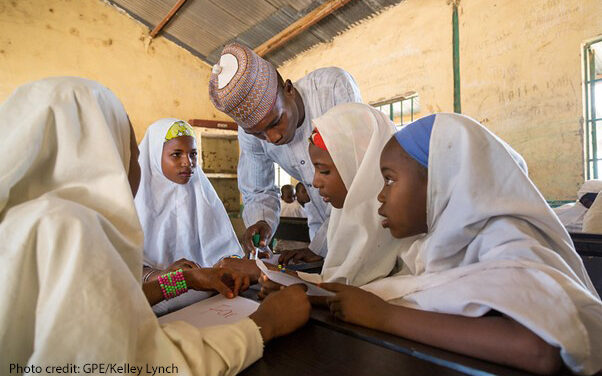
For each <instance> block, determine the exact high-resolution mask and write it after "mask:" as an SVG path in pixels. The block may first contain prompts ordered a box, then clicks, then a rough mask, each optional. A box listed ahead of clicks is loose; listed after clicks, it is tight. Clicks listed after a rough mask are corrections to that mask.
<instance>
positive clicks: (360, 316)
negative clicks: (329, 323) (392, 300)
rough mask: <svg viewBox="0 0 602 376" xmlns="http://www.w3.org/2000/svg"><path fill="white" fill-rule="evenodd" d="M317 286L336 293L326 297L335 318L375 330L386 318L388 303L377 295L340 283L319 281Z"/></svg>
mask: <svg viewBox="0 0 602 376" xmlns="http://www.w3.org/2000/svg"><path fill="white" fill-rule="evenodd" d="M319 286H320V287H322V288H324V289H326V290H328V291H332V292H334V293H336V295H335V296H329V297H327V298H326V303H327V304H328V308H329V309H330V312H331V313H332V314H333V316H334V317H336V318H337V319H339V320H343V321H346V322H349V323H352V324H356V325H361V326H365V327H368V328H372V329H377V330H379V328H380V325H381V324H382V323H383V320H386V317H387V312H388V308H389V307H390V305H389V303H387V302H385V301H384V300H382V299H381V298H379V297H378V296H376V295H374V294H372V293H370V292H367V291H364V290H362V289H360V288H359V287H354V286H349V285H344V284H341V283H320V284H319Z"/></svg>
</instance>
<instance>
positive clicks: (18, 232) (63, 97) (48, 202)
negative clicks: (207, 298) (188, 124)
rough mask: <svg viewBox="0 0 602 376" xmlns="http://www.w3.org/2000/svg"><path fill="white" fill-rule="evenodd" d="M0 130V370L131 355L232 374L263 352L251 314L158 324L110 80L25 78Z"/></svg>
mask: <svg viewBox="0 0 602 376" xmlns="http://www.w3.org/2000/svg"><path fill="white" fill-rule="evenodd" d="M0 131H1V133H2V137H0V153H1V155H2V163H0V239H2V241H1V242H0V260H2V262H1V263H0V284H1V285H2V286H3V288H4V290H3V293H2V294H0V349H2V350H1V353H2V355H1V356H0V369H2V370H3V372H7V371H8V369H9V364H10V363H16V364H19V365H20V366H22V367H24V366H26V365H28V364H29V365H35V366H40V367H42V373H51V372H50V371H48V370H46V366H62V365H65V364H67V363H71V364H74V365H76V366H78V367H80V373H81V372H82V371H83V370H82V368H81V367H83V366H84V365H85V364H86V363H105V364H106V363H117V364H123V363H128V364H130V365H135V366H139V367H145V366H146V365H147V364H148V366H149V367H152V366H165V367H169V366H171V365H172V364H173V365H175V366H176V367H177V369H178V373H179V374H195V375H215V374H227V375H232V374H235V373H238V372H239V371H240V370H242V369H243V368H244V367H246V366H248V365H249V364H251V363H252V362H254V361H255V360H257V359H258V358H259V357H260V356H261V353H262V341H261V335H260V334H259V330H258V328H257V326H256V325H255V324H254V323H253V322H252V321H251V320H244V321H242V322H241V323H239V324H236V325H231V326H223V327H211V328H206V329H197V328H194V327H192V326H190V325H188V324H186V323H183V322H178V323H170V324H166V325H164V326H163V327H160V326H159V323H158V321H157V319H156V318H155V315H154V314H153V312H152V311H151V309H150V307H149V305H148V302H147V301H146V298H145V296H144V294H143V292H142V289H141V286H140V277H141V273H142V231H141V228H140V225H139V222H138V220H137V217H136V209H135V207H134V202H133V199H132V194H131V191H130V187H129V185H128V180H127V175H126V168H127V166H129V156H130V152H129V143H130V130H129V121H128V119H127V115H126V113H125V111H124V109H123V107H122V105H121V103H120V102H119V101H118V100H117V98H116V97H115V96H114V95H113V94H112V93H111V92H110V91H109V90H108V89H106V88H104V87H103V86H101V85H99V84H97V83H95V82H92V81H88V80H84V79H78V78H52V79H46V80H41V81H37V82H34V83H31V84H28V85H24V86H22V87H20V88H19V89H17V90H16V91H15V92H14V93H13V94H12V95H11V96H10V97H9V98H8V99H7V100H6V102H4V103H3V104H2V105H1V106H0ZM23 150H27V157H24V154H23ZM115 372H117V371H115ZM115 372H110V373H115ZM96 373H98V372H96Z"/></svg>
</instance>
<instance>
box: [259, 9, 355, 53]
mask: <svg viewBox="0 0 602 376" xmlns="http://www.w3.org/2000/svg"><path fill="white" fill-rule="evenodd" d="M350 1H351V0H330V1H328V2H326V3H324V4H322V5H320V6H319V7H317V8H316V9H314V10H312V11H311V12H309V13H308V14H306V15H305V16H303V17H301V18H299V19H298V20H297V21H295V22H293V23H292V24H290V25H289V26H288V27H287V28H286V29H284V30H282V31H281V32H279V33H278V34H276V35H274V36H273V37H271V38H270V39H268V40H267V41H265V42H264V43H262V44H261V45H260V46H259V47H257V48H255V52H256V53H257V54H258V55H259V56H265V55H267V54H268V53H269V52H271V51H274V50H275V49H277V48H279V47H280V46H282V45H283V44H285V43H286V42H288V41H289V40H291V39H293V38H294V37H296V36H297V35H299V34H301V33H302V32H304V31H305V30H307V29H309V28H310V27H311V26H313V25H315V24H316V23H318V22H319V21H320V20H322V19H323V18H324V17H326V16H328V15H330V14H332V13H333V12H334V11H336V10H337V9H339V8H340V7H342V6H344V5H345V4H347V3H348V2H350Z"/></svg>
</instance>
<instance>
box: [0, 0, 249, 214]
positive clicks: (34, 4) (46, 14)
mask: <svg viewBox="0 0 602 376" xmlns="http://www.w3.org/2000/svg"><path fill="white" fill-rule="evenodd" d="M148 33H149V30H148V28H147V27H146V26H145V25H143V24H141V23H139V22H138V21H136V20H134V19H132V18H131V17H129V16H128V15H127V14H125V13H123V12H122V11H120V10H118V9H117V8H115V7H114V6H112V5H109V4H107V3H105V2H103V1H101V0H0V101H2V100H4V99H6V97H8V96H9V95H10V93H11V92H12V90H14V89H15V88H16V87H18V86H19V85H21V84H24V83H26V82H29V81H33V80H36V79H40V78H44V77H48V76H62V75H71V76H81V77H86V78H90V79H93V80H96V81H99V82H101V83H103V84H104V85H105V86H107V87H109V88H110V89H111V90H112V91H113V92H114V93H115V94H116V95H117V96H118V97H119V98H120V99H121V101H122V102H123V104H124V106H125V108H126V110H127V112H128V114H129V116H130V119H131V121H132V124H133V125H134V130H135V131H136V137H137V139H138V141H140V140H141V139H142V137H143V136H144V132H145V130H146V128H147V127H148V126H149V125H150V124H151V123H152V122H154V121H155V120H157V119H160V118H164V117H175V118H181V119H184V120H188V119H191V118H199V119H219V120H229V118H228V117H227V116H225V115H224V114H222V113H221V112H219V111H217V110H215V108H214V107H213V104H212V103H211V102H210V100H209V94H208V89H207V87H208V82H209V75H210V72H211V70H210V69H211V68H210V67H209V66H208V65H207V64H206V63H204V62H203V61H201V60H200V59H198V58H197V57H195V56H194V55H192V54H191V53H190V52H188V51H186V50H185V49H183V48H181V47H179V46H178V45H176V44H175V43H173V42H171V41H169V40H167V39H165V38H163V37H161V36H159V37H157V38H156V39H154V40H153V41H152V43H150V44H149V43H148V42H149V41H148V37H147V35H148ZM198 131H199V132H197V133H198V134H199V135H200V134H207V133H211V131H207V130H198ZM218 133H219V131H218ZM225 142H226V143H227V145H228V146H230V147H228V148H225V149H224V148H221V149H220V148H219V147H218V145H216V143H219V140H218V139H207V140H206V139H205V137H202V142H201V144H202V147H201V149H202V150H205V149H206V150H207V152H206V153H205V154H204V156H205V157H206V159H207V160H206V161H204V162H205V164H206V165H207V166H208V167H209V168H210V169H211V171H210V172H215V171H220V169H221V168H225V169H228V170H232V164H233V163H236V162H237V160H238V149H237V145H234V147H231V145H230V142H229V141H225ZM232 153H233V154H232ZM214 170H215V171H214ZM229 172H230V171H229ZM211 181H212V184H213V185H214V187H215V188H216V191H217V193H218V195H219V196H220V198H222V201H223V202H224V203H225V205H226V208H227V209H228V210H231V211H238V210H239V203H238V202H237V201H238V195H239V193H238V188H237V185H236V179H213V178H212V179H211Z"/></svg>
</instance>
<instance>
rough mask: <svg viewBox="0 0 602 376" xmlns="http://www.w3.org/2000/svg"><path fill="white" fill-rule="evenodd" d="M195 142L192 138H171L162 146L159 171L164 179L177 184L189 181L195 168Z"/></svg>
mask: <svg viewBox="0 0 602 376" xmlns="http://www.w3.org/2000/svg"><path fill="white" fill-rule="evenodd" d="M196 161H197V150H196V141H195V139H194V137H192V136H180V137H176V138H172V139H171V140H169V141H167V142H165V143H164V144H163V154H162V156H161V169H162V170H163V175H165V177H166V178H168V179H169V180H171V181H173V182H174V183H178V184H186V183H188V182H189V181H190V178H191V177H192V174H194V169H195V168H196Z"/></svg>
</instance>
